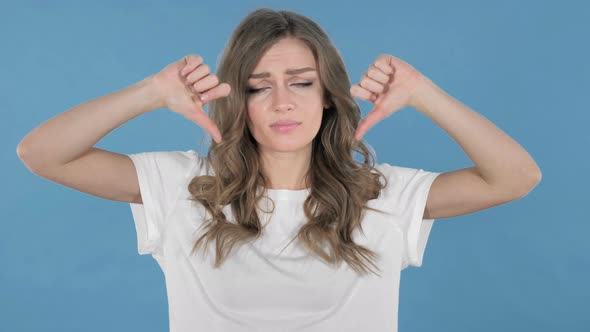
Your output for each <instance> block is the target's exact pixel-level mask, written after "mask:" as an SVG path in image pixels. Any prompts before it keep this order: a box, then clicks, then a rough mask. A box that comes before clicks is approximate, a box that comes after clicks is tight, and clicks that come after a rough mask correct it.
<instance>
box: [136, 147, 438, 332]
mask: <svg viewBox="0 0 590 332" xmlns="http://www.w3.org/2000/svg"><path fill="white" fill-rule="evenodd" d="M129 157H130V158H131V159H132V160H133V163H134V164H135V167H136V170H137V176H138V180H139V186H140V190H141V196H142V199H143V204H135V203H130V206H131V211H132V215H133V219H134V221H135V227H136V230H137V244H138V252H139V254H142V255H144V254H151V255H152V257H153V258H154V259H155V260H156V261H157V262H158V264H159V265H160V267H161V269H162V271H163V272H164V275H165V280H166V289H167V295H168V305H169V323H170V331H171V332H189V331H190V332H194V331H208V332H215V331H228V332H229V331H231V332H242V331H269V332H270V331H272V332H279V331H280V332H286V331H309V332H326V331H339V332H345V331H355V332H356V331H371V332H395V331H397V318H398V302H399V301H398V300H399V297H398V295H399V282H400V272H401V270H402V269H404V268H406V267H407V266H408V265H413V266H416V267H419V266H421V265H422V257H423V254H424V249H425V247H426V242H427V240H428V236H429V233H430V229H431V227H432V224H433V221H434V220H433V219H424V220H423V219H422V217H423V213H424V208H425V206H426V199H427V197H428V192H429V190H430V186H431V184H432V182H433V181H434V179H435V178H436V177H437V176H438V175H439V174H440V173H436V172H428V171H424V170H422V169H413V168H406V167H399V166H392V165H389V164H387V163H384V164H376V167H377V168H378V169H379V170H380V171H382V172H383V173H384V174H385V176H387V177H388V180H389V185H388V186H387V187H386V188H385V189H384V190H383V191H382V193H381V195H380V197H378V198H377V199H373V200H370V201H368V202H367V204H368V205H369V206H370V207H373V208H377V209H380V210H383V211H385V212H387V214H381V213H377V212H374V211H370V210H367V211H366V215H365V218H364V219H363V221H362V225H363V232H364V234H363V232H359V230H358V229H357V230H355V231H354V232H353V239H354V241H355V242H356V243H358V244H362V245H364V246H366V247H368V248H369V249H371V250H373V251H375V252H377V253H378V254H379V255H380V257H379V259H377V260H376V264H377V265H378V266H379V268H380V269H381V271H378V272H379V273H380V274H381V277H378V276H376V275H375V274H372V273H369V274H368V275H366V276H364V277H361V276H360V275H357V274H356V272H355V271H354V270H352V268H351V267H350V266H349V265H348V264H347V263H346V262H343V263H342V264H341V265H340V267H338V268H334V267H331V266H330V265H328V264H327V263H325V262H324V261H323V260H322V259H321V258H319V257H317V256H315V254H313V253H310V252H308V251H307V250H306V249H305V248H304V247H303V246H302V245H301V244H300V243H299V241H298V240H294V241H292V242H291V244H289V246H287V247H285V245H286V244H287V243H288V242H289V241H290V240H291V239H292V238H293V237H294V236H295V234H296V232H297V231H298V230H299V227H301V225H303V224H304V223H305V222H306V221H305V219H304V213H303V201H304V200H305V198H306V196H307V194H308V191H307V189H304V190H286V189H274V190H273V189H270V190H269V191H268V195H269V196H270V198H272V199H273V200H274V202H275V204H276V207H275V214H274V215H273V216H272V218H269V217H270V215H269V214H265V213H264V212H262V211H261V212H260V213H261V214H260V216H261V223H262V224H263V225H267V226H265V228H264V229H263V235H262V236H261V237H260V238H259V239H258V240H256V241H254V242H251V243H249V244H247V245H243V246H238V247H235V248H234V250H233V251H232V252H231V254H230V256H229V257H228V259H227V260H225V261H224V262H223V263H222V265H221V267H220V268H217V269H215V268H213V262H214V259H215V249H214V247H213V244H210V247H209V250H208V253H207V255H206V256H203V254H202V247H201V249H199V251H197V252H196V254H195V255H190V251H191V249H192V246H193V244H194V242H195V240H196V239H197V238H198V235H200V234H202V231H201V233H198V232H196V231H197V228H198V227H199V226H200V225H201V223H202V221H203V217H204V216H209V214H208V213H207V212H206V210H205V208H204V207H203V206H202V205H200V204H199V203H197V202H194V201H190V200H188V199H187V198H188V197H190V193H189V192H188V189H187V185H188V183H189V182H190V180H191V179H192V178H193V177H194V176H196V175H205V174H209V175H212V174H214V171H213V169H212V168H210V164H209V163H208V161H207V159H206V157H205V156H201V155H199V154H197V153H196V152H195V151H193V150H188V151H161V152H143V153H137V154H130V155H129ZM224 212H225V215H226V217H227V218H228V220H230V222H232V220H233V216H232V213H231V209H230V206H226V208H225V209H224ZM201 230H202V229H201ZM324 248H326V247H324ZM281 250H282V252H281Z"/></svg>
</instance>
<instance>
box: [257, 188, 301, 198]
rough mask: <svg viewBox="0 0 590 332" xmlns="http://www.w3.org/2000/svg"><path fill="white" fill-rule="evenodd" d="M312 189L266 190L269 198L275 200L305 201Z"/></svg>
mask: <svg viewBox="0 0 590 332" xmlns="http://www.w3.org/2000/svg"><path fill="white" fill-rule="evenodd" d="M310 192H311V188H305V189H298V190H293V189H266V193H267V196H268V197H269V198H270V199H273V200H305V199H306V198H307V196H309V193H310Z"/></svg>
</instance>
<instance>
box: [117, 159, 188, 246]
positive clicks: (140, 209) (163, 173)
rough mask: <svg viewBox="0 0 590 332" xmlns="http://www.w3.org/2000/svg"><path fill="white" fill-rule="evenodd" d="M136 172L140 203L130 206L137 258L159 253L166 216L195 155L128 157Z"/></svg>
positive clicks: (178, 193)
mask: <svg viewBox="0 0 590 332" xmlns="http://www.w3.org/2000/svg"><path fill="white" fill-rule="evenodd" d="M128 156H129V157H130V158H131V160H132V161H133V164H134V165H135V170H136V173H137V180H138V182H139V189H140V192H141V199H142V202H143V204H137V203H129V204H130V207H131V213H132V215H133V220H134V223H135V229H136V232H137V250H138V252H139V254H140V255H145V254H151V255H158V254H161V250H162V235H163V233H164V232H165V229H166V217H167V216H168V214H169V212H170V209H172V207H173V204H174V202H175V200H176V199H178V198H179V195H180V194H181V192H182V190H187V189H186V184H185V182H186V179H187V178H188V176H189V172H191V171H192V169H193V168H194V167H195V165H196V161H197V159H198V155H197V154H196V152H195V151H193V150H188V151H154V152H141V153H135V154H129V155H128Z"/></svg>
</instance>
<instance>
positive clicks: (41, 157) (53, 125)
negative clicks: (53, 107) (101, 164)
mask: <svg viewBox="0 0 590 332" xmlns="http://www.w3.org/2000/svg"><path fill="white" fill-rule="evenodd" d="M151 79H152V77H151V76H150V77H147V78H146V79H143V80H141V81H139V82H137V83H135V84H133V85H131V86H129V87H126V88H124V89H122V90H119V91H116V92H113V93H111V94H108V95H105V96H102V97H99V98H96V99H93V100H90V101H87V102H84V103H82V104H80V105H78V106H76V107H74V108H72V109H69V110H67V111H65V112H63V113H61V114H58V115H57V116H55V117H53V118H51V119H50V120H48V121H47V122H45V123H43V124H41V125H40V126H38V127H36V128H35V129H34V130H32V131H31V132H30V133H29V134H27V135H26V136H25V137H24V138H23V139H22V141H21V142H20V143H19V145H18V148H17V154H18V156H19V157H20V158H21V160H22V161H23V162H24V163H25V164H26V165H27V167H29V169H30V170H31V171H33V172H35V173H43V172H44V170H48V169H55V168H56V167H59V166H63V165H65V164H67V163H68V162H71V161H72V160H75V159H77V158H80V157H81V156H83V155H84V154H86V153H88V152H90V150H91V148H92V147H93V146H94V145H95V144H96V143H97V142H98V141H99V140H100V139H102V138H103V137H104V136H106V135H107V134H108V133H109V132H111V131H112V130H113V129H115V128H117V127H119V126H121V125H122V124H124V123H125V122H127V121H129V120H131V119H133V118H135V117H137V116H139V115H142V114H144V113H146V112H149V111H152V110H155V109H158V108H161V107H163V105H161V102H160V100H161V99H160V98H159V97H158V95H157V94H156V93H155V91H154V89H153V85H152V83H151Z"/></svg>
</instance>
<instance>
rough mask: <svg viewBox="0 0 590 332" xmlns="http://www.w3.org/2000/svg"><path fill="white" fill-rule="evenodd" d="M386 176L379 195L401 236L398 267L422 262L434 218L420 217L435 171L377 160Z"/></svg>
mask: <svg viewBox="0 0 590 332" xmlns="http://www.w3.org/2000/svg"><path fill="white" fill-rule="evenodd" d="M376 168H377V169H379V170H380V171H381V172H382V173H383V174H384V175H385V176H386V177H387V181H388V184H387V187H386V188H384V189H383V191H382V193H381V195H383V196H382V197H381V200H382V203H383V206H384V207H386V208H387V209H388V211H389V212H390V213H392V215H393V220H395V222H396V223H397V224H398V226H399V228H400V229H401V231H402V233H403V237H404V244H403V252H402V269H403V268H405V267H407V266H408V265H412V266H415V267H420V266H422V258H423V257H424V251H425V249H426V243H427V241H428V237H429V235H430V230H431V228H432V225H433V223H434V220H435V219H423V217H424V210H425V208H426V201H427V199H428V193H429V192H430V188H431V186H432V183H433V182H434V180H435V179H436V177H437V176H438V175H440V174H441V173H439V172H431V171H426V170H423V169H416V168H409V167H401V166H395V165H390V164H387V163H383V164H378V165H376Z"/></svg>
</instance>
